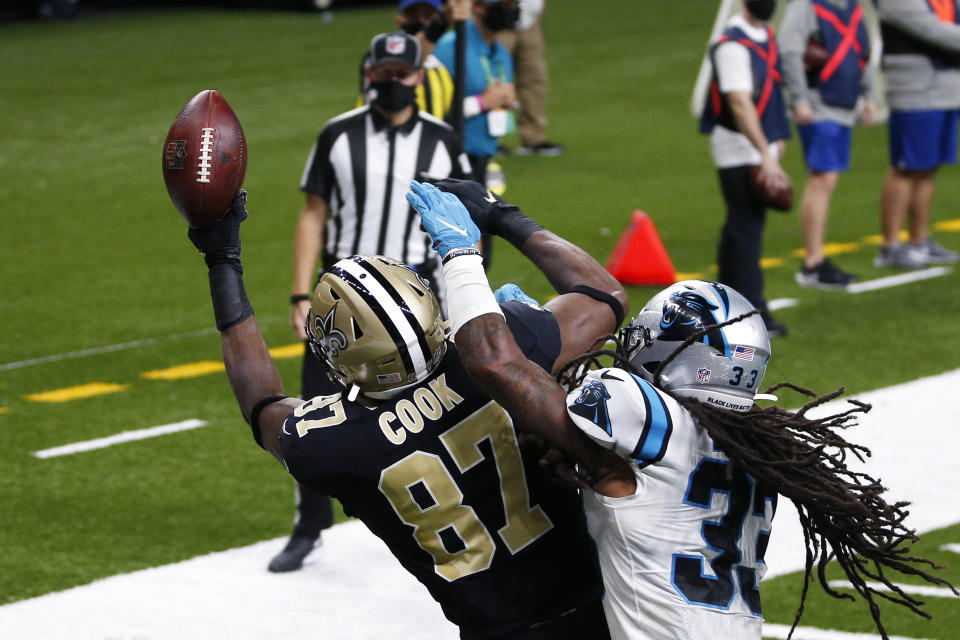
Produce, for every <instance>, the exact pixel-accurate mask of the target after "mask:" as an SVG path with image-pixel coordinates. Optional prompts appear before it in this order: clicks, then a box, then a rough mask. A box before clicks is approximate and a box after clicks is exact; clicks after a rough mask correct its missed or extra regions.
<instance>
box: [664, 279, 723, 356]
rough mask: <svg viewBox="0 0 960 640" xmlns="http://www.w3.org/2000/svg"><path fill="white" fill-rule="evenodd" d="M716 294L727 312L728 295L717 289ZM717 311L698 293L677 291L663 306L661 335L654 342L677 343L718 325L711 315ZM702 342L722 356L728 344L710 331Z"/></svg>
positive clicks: (715, 317)
mask: <svg viewBox="0 0 960 640" xmlns="http://www.w3.org/2000/svg"><path fill="white" fill-rule="evenodd" d="M716 291H717V292H718V293H719V294H720V298H721V300H722V301H723V302H724V303H726V306H727V308H729V306H730V304H729V301H728V300H727V292H726V291H724V290H723V289H722V288H720V287H716ZM719 308H720V307H719V306H718V305H715V304H713V303H711V302H710V301H709V300H707V299H706V298H705V297H703V296H702V295H700V294H699V293H695V292H693V291H678V292H676V293H674V294H672V295H671V296H670V297H669V298H667V299H666V300H665V301H664V303H663V313H662V314H661V316H660V335H659V336H657V339H658V340H669V341H675V342H680V341H683V340H685V339H686V338H688V337H689V336H691V335H693V334H694V333H696V332H697V331H699V330H701V329H703V328H704V327H706V326H708V325H711V324H718V323H719V322H721V321H720V320H719V319H718V318H717V316H716V315H715V314H714V312H715V311H716V310H717V309H719ZM701 341H702V342H703V343H704V344H707V345H709V346H711V347H714V348H715V349H717V350H718V351H720V352H721V353H725V352H726V346H727V344H726V343H727V341H726V338H725V337H724V335H723V331H722V330H719V331H711V332H710V333H708V334H706V335H705V336H703V338H702V340H701Z"/></svg>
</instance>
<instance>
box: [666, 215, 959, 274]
mask: <svg viewBox="0 0 960 640" xmlns="http://www.w3.org/2000/svg"><path fill="white" fill-rule="evenodd" d="M933 228H934V229H936V230H937V231H947V232H953V233H955V232H960V218H954V219H953V220H942V221H940V222H935V223H933ZM898 239H899V240H900V242H906V241H907V240H909V239H910V234H909V233H908V232H907V231H906V229H901V230H900V234H899V235H898ZM881 244H883V236H882V235H880V234H875V235H870V236H864V237H863V238H861V239H860V242H827V243H825V244H824V245H823V253H824V255H826V256H836V255H840V254H844V253H854V252H856V251H859V250H860V249H862V248H863V245H872V246H879V245H881ZM790 255H791V256H793V257H794V258H802V257H803V256H804V255H806V251H805V250H804V249H802V248H800V249H793V250H792V251H790ZM784 264H786V260H784V259H783V258H777V257H768V258H760V268H761V269H776V268H777V267H782V266H783V265H784ZM707 270H708V271H709V272H711V273H716V272H717V271H718V270H719V269H718V267H717V265H716V264H712V265H710V266H709V267H708V268H707ZM702 277H703V273H702V272H699V271H678V272H677V282H679V281H681V280H695V279H697V278H702Z"/></svg>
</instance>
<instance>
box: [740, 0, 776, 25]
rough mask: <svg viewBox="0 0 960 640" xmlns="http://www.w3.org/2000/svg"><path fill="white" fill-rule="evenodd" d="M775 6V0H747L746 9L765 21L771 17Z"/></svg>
mask: <svg viewBox="0 0 960 640" xmlns="http://www.w3.org/2000/svg"><path fill="white" fill-rule="evenodd" d="M776 8H777V0H747V10H748V11H749V12H750V13H752V14H753V15H754V17H755V18H758V19H760V20H763V21H764V22H766V21H767V20H769V19H770V18H771V17H773V10H774V9H776Z"/></svg>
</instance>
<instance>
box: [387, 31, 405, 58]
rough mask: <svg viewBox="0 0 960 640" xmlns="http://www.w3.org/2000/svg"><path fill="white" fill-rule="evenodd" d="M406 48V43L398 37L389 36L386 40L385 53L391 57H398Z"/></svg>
mask: <svg viewBox="0 0 960 640" xmlns="http://www.w3.org/2000/svg"><path fill="white" fill-rule="evenodd" d="M406 48H407V41H406V40H405V39H403V38H402V37H400V36H390V37H388V38H387V53H389V54H390V55H392V56H398V55H400V54H401V53H403V51H404V49H406Z"/></svg>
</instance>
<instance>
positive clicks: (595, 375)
mask: <svg viewBox="0 0 960 640" xmlns="http://www.w3.org/2000/svg"><path fill="white" fill-rule="evenodd" d="M668 400H669V397H667V396H665V395H664V394H663V393H662V392H661V391H659V390H658V389H655V388H654V387H653V385H651V384H650V383H648V382H646V381H645V380H643V379H641V378H639V377H637V376H634V375H631V374H630V373H628V372H626V371H624V370H622V369H601V370H599V371H591V372H590V373H589V374H588V375H587V377H586V378H585V379H584V381H583V383H582V384H581V385H580V386H579V387H578V388H576V389H574V390H573V391H572V392H570V394H569V395H568V396H567V413H568V414H569V415H570V418H571V419H572V420H573V422H574V424H576V425H577V427H578V428H579V429H580V430H581V431H583V432H584V433H585V434H586V435H588V436H589V437H590V438H591V439H592V440H594V441H595V442H597V443H598V444H600V445H601V446H603V447H606V448H607V449H614V450H615V452H616V453H617V454H618V455H620V456H622V457H624V458H627V459H628V460H632V461H634V462H636V463H637V464H638V465H639V466H641V467H642V466H646V465H648V464H652V463H654V462H657V461H658V460H660V459H661V458H662V457H663V454H664V452H665V451H666V448H667V443H668V442H669V439H670V434H671V433H672V431H673V418H672V416H671V408H672V406H671V405H673V403H672V402H671V403H670V405H668V404H667V402H668Z"/></svg>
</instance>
